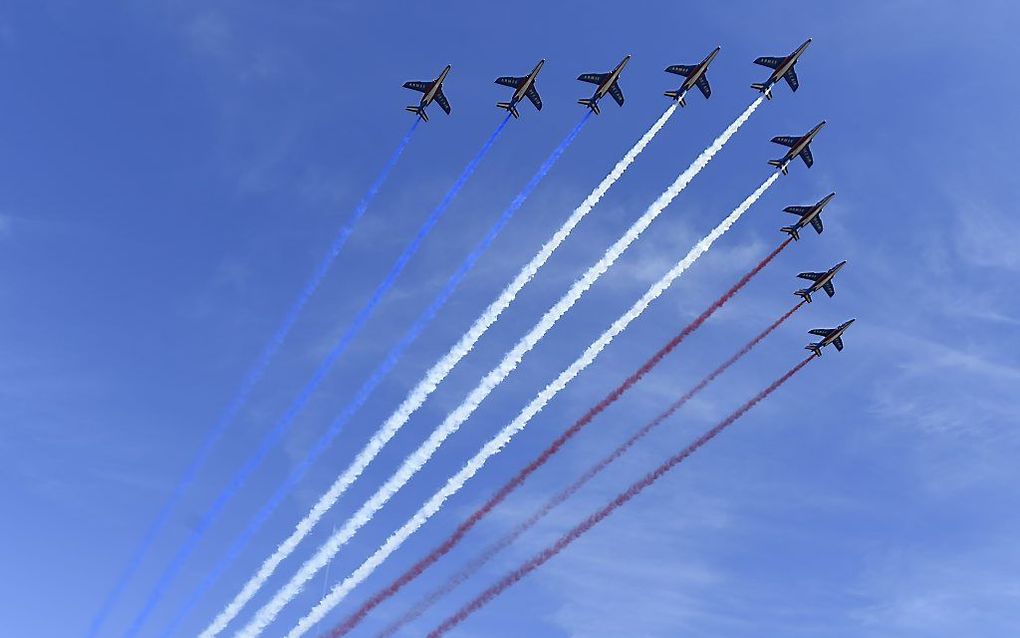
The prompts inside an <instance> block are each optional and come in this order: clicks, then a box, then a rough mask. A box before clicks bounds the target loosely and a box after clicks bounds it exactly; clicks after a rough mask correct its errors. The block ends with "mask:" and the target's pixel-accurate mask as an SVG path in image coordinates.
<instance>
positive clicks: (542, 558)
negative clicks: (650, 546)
mask: <svg viewBox="0 0 1020 638" xmlns="http://www.w3.org/2000/svg"><path fill="white" fill-rule="evenodd" d="M814 358H815V356H814V355H811V356H809V357H807V358H806V359H804V360H803V361H801V362H800V363H798V364H797V365H795V366H794V367H792V368H790V370H789V371H788V372H787V373H786V374H784V375H783V376H781V377H779V378H778V379H776V380H775V381H773V382H772V384H771V385H769V386H768V387H767V388H765V389H764V390H762V391H761V392H759V393H758V394H757V395H755V396H754V397H753V398H752V399H751V400H750V401H748V402H747V403H745V404H744V405H742V406H740V408H738V409H737V411H736V412H734V413H733V414H731V415H729V416H728V417H726V418H725V419H723V420H722V421H720V422H719V423H718V424H717V425H716V426H715V427H713V428H712V429H711V430H708V431H707V432H705V433H704V434H702V435H701V436H700V437H698V439H697V440H696V441H694V443H691V444H690V445H689V446H687V447H686V448H684V449H683V450H682V451H681V452H680V453H678V454H676V455H675V456H672V457H670V458H669V459H668V460H667V461H666V462H665V463H663V464H662V465H660V466H659V467H657V468H655V469H654V470H652V471H651V472H649V473H648V474H646V475H645V476H644V478H642V479H641V480H639V481H637V482H636V483H634V484H632V485H631V486H630V487H629V488H627V489H626V490H625V491H623V492H622V493H620V495H619V496H617V497H616V498H614V499H613V500H612V501H610V502H609V504H608V505H606V506H605V507H603V508H602V509H600V510H599V511H597V512H595V513H594V514H592V515H591V516H589V517H588V518H586V519H585V520H584V521H582V522H581V524H579V525H578V526H576V527H574V528H573V529H572V530H570V531H569V532H567V533H566V534H564V535H563V536H561V537H560V539H559V540H558V541H556V542H555V543H553V544H552V545H550V546H549V547H546V548H545V549H544V550H542V551H541V552H539V553H538V554H536V555H535V556H533V557H532V558H531V559H530V560H528V561H527V562H525V563H524V564H522V565H521V566H520V567H518V568H517V569H515V570H514V571H512V572H510V573H509V574H507V575H506V576H504V577H503V578H502V579H500V580H499V581H498V582H497V583H496V584H494V585H492V586H491V587H489V588H488V589H486V590H485V591H484V592H482V593H481V594H480V595H479V596H478V597H477V598H475V599H474V600H472V601H471V602H470V603H468V604H467V605H464V606H463V607H461V608H460V610H459V611H458V612H457V613H455V614H453V615H452V616H450V617H449V618H447V619H446V620H444V621H443V623H442V624H441V625H439V626H438V627H436V628H435V629H434V630H432V632H431V633H429V635H428V638H439V636H442V635H443V634H445V633H446V632H448V631H449V630H451V629H453V628H454V627H456V626H457V625H459V624H460V623H462V622H464V620H465V619H466V618H467V617H468V616H470V615H471V614H473V613H474V612H476V611H478V610H479V609H481V608H482V607H484V606H485V605H487V604H488V603H490V602H491V601H492V600H493V599H494V598H495V597H496V596H498V595H499V594H501V593H502V592H503V591H505V590H506V589H507V588H509V587H511V586H512V585H514V584H516V583H517V582H518V581H520V580H521V579H522V578H524V577H525V576H527V575H528V574H530V573H531V572H533V571H535V570H536V569H537V568H539V567H541V566H542V565H543V564H544V563H545V562H546V561H548V560H549V559H550V558H552V557H554V556H556V555H557V554H559V553H560V552H561V551H563V550H564V549H565V548H566V547H567V546H568V545H570V544H571V543H573V542H574V541H575V540H577V539H578V538H580V537H581V536H582V535H583V534H584V533H585V532H587V531H588V530H590V529H591V528H592V527H595V525H597V524H598V523H599V522H601V521H602V520H603V519H604V518H606V517H607V516H609V515H610V514H612V513H613V512H615V511H616V510H617V509H619V508H620V506H621V505H623V504H625V503H626V502H627V501H629V500H630V499H632V498H634V497H635V496H637V495H638V494H640V493H641V491H642V490H644V489H645V488H646V487H648V486H649V485H651V484H652V483H654V482H656V481H657V480H659V479H660V478H662V477H663V476H664V475H665V474H666V473H667V472H669V471H670V470H671V469H673V468H674V467H676V466H677V465H678V464H680V463H682V462H683V461H684V460H685V459H686V458H687V457H689V456H690V455H692V454H694V453H695V452H696V451H697V450H698V448H700V447H701V446H703V445H705V444H706V443H708V442H709V441H711V440H712V439H713V438H715V437H716V435H718V434H719V433H720V432H722V431H723V430H725V429H726V428H727V427H729V426H730V425H733V423H734V422H735V421H736V420H737V419H739V418H740V417H741V416H743V415H744V413H746V412H747V411H748V410H750V409H751V408H753V407H754V406H755V405H757V404H758V403H759V402H761V401H762V400H763V399H765V398H766V397H767V396H769V395H770V394H772V393H773V392H774V391H775V390H776V389H777V388H779V386H781V385H783V384H784V383H786V382H787V381H788V380H789V379H790V377H792V376H793V375H795V374H797V372H799V371H800V369H801V368H803V367H804V366H806V365H807V364H808V362H810V361H811V360H812V359H814Z"/></svg>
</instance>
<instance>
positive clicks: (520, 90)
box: [510, 60, 545, 106]
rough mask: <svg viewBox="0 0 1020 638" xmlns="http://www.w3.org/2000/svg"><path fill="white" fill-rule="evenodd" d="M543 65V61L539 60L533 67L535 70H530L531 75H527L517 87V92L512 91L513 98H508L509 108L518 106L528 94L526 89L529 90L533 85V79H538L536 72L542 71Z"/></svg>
mask: <svg viewBox="0 0 1020 638" xmlns="http://www.w3.org/2000/svg"><path fill="white" fill-rule="evenodd" d="M543 64H545V60H539V61H538V64H536V65H535V68H534V69H532V70H531V73H529V74H528V77H527V78H525V79H524V82H522V83H521V85H520V86H519V87H517V90H516V91H514V94H513V96H512V97H511V98H510V105H511V106H514V105H516V104H518V103H519V102H520V101H521V100H523V99H524V97H525V96H526V95H527V93H528V89H530V88H531V87H532V85H533V84H535V78H537V77H538V72H539V71H541V70H542V65H543Z"/></svg>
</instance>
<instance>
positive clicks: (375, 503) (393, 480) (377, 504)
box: [240, 98, 761, 636]
mask: <svg viewBox="0 0 1020 638" xmlns="http://www.w3.org/2000/svg"><path fill="white" fill-rule="evenodd" d="M759 104H761V99H760V98H759V99H757V100H755V101H754V102H753V103H752V104H751V106H749V107H748V108H747V109H746V110H745V111H744V113H742V114H741V115H740V117H738V118H737V119H736V120H735V121H734V122H733V123H732V124H730V126H729V127H727V128H726V130H725V131H724V132H723V134H722V135H721V136H720V137H719V138H717V139H716V140H715V142H713V143H712V145H710V146H709V148H707V149H706V150H705V151H703V152H702V153H701V154H700V155H699V156H698V157H697V159H695V161H694V162H693V163H692V164H691V165H690V166H689V167H688V168H687V170H685V171H684V172H683V173H681V174H680V175H679V176H678V177H677V179H676V181H674V182H673V184H672V185H671V186H670V187H669V188H668V189H667V190H666V191H665V192H664V193H663V194H662V195H660V196H659V198H658V199H656V201H655V202H653V203H652V205H651V206H650V207H649V208H648V210H647V211H645V213H644V214H643V215H642V216H641V217H640V218H639V219H638V220H637V221H636V222H635V223H634V224H633V225H632V226H631V227H630V228H629V229H628V230H627V231H626V232H625V233H624V235H623V236H622V237H621V238H620V239H618V240H617V241H616V242H615V243H614V244H613V245H612V246H610V247H609V248H608V249H607V250H606V252H605V253H604V254H603V256H602V258H601V259H600V260H599V261H598V262H596V263H595V264H594V265H593V266H591V267H590V268H589V269H588V270H587V271H586V272H585V273H584V274H583V275H582V276H581V278H580V279H578V280H577V281H576V282H575V283H574V284H573V285H572V286H571V287H570V289H569V290H568V291H567V293H566V294H565V295H564V296H563V297H561V298H560V300H559V301H557V302H556V304H554V305H553V307H552V308H550V309H549V310H548V311H546V313H545V314H544V315H543V316H542V318H541V319H540V320H539V321H538V323H537V324H536V325H535V326H533V327H532V329H531V330H530V331H529V332H528V333H527V334H526V335H525V336H524V337H522V338H521V339H520V341H518V342H517V344H516V345H515V346H514V347H513V348H512V349H511V350H510V351H509V352H507V353H506V354H505V355H504V356H503V359H502V361H501V362H500V363H499V365H497V366H496V367H495V368H493V369H492V370H490V371H489V373H488V374H486V376H485V377H484V378H483V379H482V380H481V381H480V382H479V384H478V385H477V386H476V387H475V388H474V389H473V390H472V391H471V392H470V393H469V394H468V396H467V398H465V399H464V401H463V402H462V403H461V404H460V405H459V406H458V407H457V408H455V409H454V410H453V411H452V412H451V413H450V414H449V415H447V417H446V419H445V420H444V421H443V423H442V424H440V426H439V427H438V428H437V429H436V430H435V431H433V432H432V434H431V435H430V436H429V438H428V439H427V440H426V441H425V442H424V443H423V444H422V445H421V446H420V447H419V448H418V449H417V450H416V451H415V452H413V453H412V454H411V455H410V456H408V457H407V458H406V459H405V460H404V463H403V464H402V465H401V466H400V468H399V469H398V470H397V471H396V473H394V474H393V475H392V476H391V477H390V478H389V479H388V480H387V481H386V483H385V484H383V486H382V487H381V488H379V490H377V491H376V493H375V494H373V496H372V497H371V498H370V499H369V500H368V501H366V502H365V503H364V504H363V505H362V507H361V508H360V509H359V510H358V511H357V512H355V513H354V514H353V515H352V516H351V517H350V518H349V519H348V520H347V522H346V523H345V524H344V526H343V527H342V528H341V529H340V530H339V531H338V532H337V533H336V534H334V535H333V536H331V537H330V538H329V539H328V540H327V541H326V543H325V544H324V545H323V546H322V547H320V548H319V551H318V552H316V554H315V555H314V556H313V557H312V558H311V559H309V560H307V561H305V563H304V564H303V565H302V566H301V568H300V569H299V570H298V572H297V574H295V575H294V577H293V578H291V580H290V581H289V582H288V583H287V584H286V585H284V586H283V587H282V588H281V589H280V590H279V591H278V592H277V593H276V595H275V596H274V597H273V598H272V600H270V601H269V603H267V604H266V605H265V606H263V607H262V609H260V610H259V611H258V612H257V613H256V615H255V617H254V618H253V619H252V620H251V621H250V622H249V624H248V625H247V626H246V627H245V628H244V629H242V631H241V633H240V635H243V636H255V635H258V634H259V633H260V632H261V631H262V630H263V629H265V627H266V626H268V625H269V624H270V623H271V622H272V621H273V619H275V617H276V615H277V614H278V613H279V612H280V611H281V610H282V609H283V607H284V606H286V604H287V603H288V602H289V601H290V600H292V599H293V598H294V596H296V595H297V594H298V593H299V592H300V591H301V589H302V588H303V586H304V583H305V582H307V580H308V579H310V578H311V577H312V576H314V575H315V573H316V572H317V571H318V570H319V569H321V568H322V566H323V565H325V563H326V562H328V561H329V560H330V557H332V556H333V555H335V554H336V553H337V552H338V551H339V549H340V547H341V546H342V545H344V544H345V543H346V542H347V541H348V540H350V539H351V538H352V537H353V536H354V534H355V533H357V531H358V530H359V529H361V527H362V526H363V525H365V523H367V522H368V521H369V520H371V518H372V517H373V516H374V515H375V513H376V512H378V511H379V509H380V508H381V507H382V506H383V505H384V504H385V503H386V502H387V501H388V500H389V499H390V498H391V497H392V496H393V495H394V494H395V493H396V492H397V491H398V490H399V489H400V488H401V487H403V485H405V484H406V483H407V481H409V480H410V479H411V477H412V476H414V474H415V473H417V471H418V470H419V469H421V467H422V466H424V464H425V463H426V462H427V461H428V460H429V458H430V457H431V456H432V455H433V454H434V453H435V451H436V450H437V449H439V447H440V445H442V443H443V441H445V440H446V438H448V437H449V436H450V435H452V434H453V433H454V432H456V431H457V430H458V429H459V427H460V426H461V425H462V424H463V423H464V422H465V421H466V420H467V419H468V418H469V417H470V416H471V414H472V413H473V412H474V410H475V409H476V408H477V407H478V406H479V404H481V402H482V401H483V400H484V399H485V398H486V397H487V396H488V395H489V394H490V393H491V392H492V390H494V389H495V388H496V387H497V386H498V385H499V384H500V383H501V382H502V381H503V380H504V379H506V377H507V376H509V375H510V373H511V372H513V370H514V369H516V367H517V365H518V364H519V363H520V361H521V360H522V359H523V357H524V355H525V354H526V353H527V352H528V351H529V350H531V349H532V348H533V347H534V346H535V345H536V344H537V343H538V342H539V341H540V340H541V339H542V337H543V336H544V335H545V334H546V333H547V332H548V331H549V330H550V329H551V328H552V327H553V325H555V323H556V322H557V321H558V320H559V318H560V317H562V316H563V315H564V314H565V313H566V312H567V310H569V309H570V307H571V306H573V304H574V303H575V302H576V301H577V300H578V299H579V298H580V297H581V296H582V295H583V294H584V292H585V291H587V290H588V289H589V288H590V287H591V286H592V285H593V284H594V283H595V281H597V280H598V278H599V277H601V275H602V274H603V273H605V272H606V271H607V270H608V269H609V267H610V266H612V264H613V263H614V262H615V261H616V259H618V258H619V256H620V255H621V254H623V252H624V251H625V250H626V249H627V248H628V247H629V246H630V245H631V244H632V243H633V242H634V241H635V240H636V239H637V238H638V237H639V236H640V235H641V233H642V232H644V230H645V229H646V228H647V227H648V226H649V225H650V224H651V223H652V221H653V220H654V219H655V218H656V217H658V215H659V214H660V213H661V212H662V211H663V210H664V209H665V207H666V206H667V205H668V204H669V203H670V202H671V201H672V200H673V199H674V198H675V197H676V196H677V195H678V194H679V193H680V192H681V191H682V190H683V189H684V188H685V187H686V186H687V184H689V183H690V181H691V180H692V179H693V178H694V177H695V176H696V175H697V174H698V173H699V172H700V171H701V169H703V168H704V167H705V166H706V165H707V164H708V162H709V161H710V160H711V159H712V158H713V157H714V156H715V154H716V153H718V151H719V150H720V149H721V148H722V147H723V146H724V145H725V143H726V141H728V140H729V138H730V137H732V136H733V134H734V133H736V131H737V130H738V129H739V128H740V126H741V125H742V124H743V123H744V122H746V121H747V119H748V118H749V117H750V116H751V114H752V113H753V112H754V110H755V109H756V108H757V106H758V105H759ZM338 587H339V585H338ZM335 589H336V588H334V590H335ZM331 597H332V594H331V595H329V596H327V597H326V598H325V599H323V600H324V601H325V600H327V599H330V598H331ZM321 604H322V603H321V602H320V605H321ZM318 608H319V607H318V606H316V609H318ZM316 613H317V612H316ZM295 631H296V630H295ZM292 633H293V632H292Z"/></svg>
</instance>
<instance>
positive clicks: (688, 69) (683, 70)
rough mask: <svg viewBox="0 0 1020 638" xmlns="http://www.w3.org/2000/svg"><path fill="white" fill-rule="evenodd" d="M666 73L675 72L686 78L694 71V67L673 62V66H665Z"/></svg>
mask: <svg viewBox="0 0 1020 638" xmlns="http://www.w3.org/2000/svg"><path fill="white" fill-rule="evenodd" d="M666 73H675V74H677V75H682V76H684V77H685V78H686V77H689V76H690V75H691V73H694V67H693V66H690V65H688V64H674V65H673V66H667V67H666Z"/></svg>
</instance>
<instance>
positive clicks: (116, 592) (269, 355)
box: [87, 119, 421, 638]
mask: <svg viewBox="0 0 1020 638" xmlns="http://www.w3.org/2000/svg"><path fill="white" fill-rule="evenodd" d="M420 121H421V120H419V119H415V121H414V123H413V124H412V125H411V128H410V129H408V131H407V133H406V134H405V135H404V138H403V139H402V140H400V144H398V145H397V148H396V150H395V151H393V155H391V156H390V159H389V161H388V162H386V164H385V166H383V169H382V172H380V173H379V176H378V177H376V178H375V181H374V182H372V185H371V186H370V187H369V189H368V192H367V193H365V196H364V197H362V198H361V201H360V202H358V206H357V208H355V209H354V212H353V213H352V214H351V216H350V218H349V219H348V220H347V223H346V224H344V225H343V227H342V228H341V229H340V232H338V233H337V235H336V237H335V238H334V239H333V243H332V244H330V246H329V250H328V251H327V252H326V255H325V256H324V257H323V258H322V261H321V262H319V266H318V268H316V269H315V272H314V273H312V277H311V278H310V279H309V280H308V282H307V283H305V287H304V288H303V289H302V290H301V294H300V295H299V296H298V298H297V301H295V302H294V304H293V305H292V306H291V307H290V310H288V311H287V314H286V315H285V316H284V318H283V323H281V324H280V327H278V328H277V329H276V332H275V333H273V336H272V338H271V339H270V340H269V342H268V343H267V344H266V345H265V347H264V348H263V349H262V352H261V353H260V354H259V357H258V359H256V360H255V365H253V366H252V367H251V369H250V370H249V371H248V373H247V374H246V375H245V376H244V379H243V380H242V382H241V386H240V388H238V390H237V393H236V394H235V395H234V398H233V399H232V400H231V401H230V403H229V404H227V409H226V410H224V412H223V414H222V415H221V416H220V418H219V420H218V421H216V423H215V424H214V425H213V427H212V429H211V430H210V431H209V434H208V436H207V437H206V439H205V441H204V442H203V443H202V447H200V448H199V450H198V454H196V455H195V459H194V460H193V461H192V462H191V465H189V466H188V468H187V469H186V470H185V471H184V475H183V476H182V477H181V480H180V481H179V482H178V483H177V486H176V487H174V490H173V492H171V493H170V498H169V499H167V501H166V503H165V504H164V505H163V508H162V509H161V510H160V511H159V514H158V515H157V516H156V520H155V521H153V523H152V525H151V526H149V529H148V530H147V531H146V533H145V535H144V536H143V537H142V541H141V543H139V545H138V547H137V548H136V549H135V552H134V553H133V554H132V555H131V559H130V560H129V561H128V564H127V567H126V568H125V569H124V571H123V573H121V575H120V577H119V578H118V579H117V582H116V584H115V585H114V587H113V589H112V590H111V591H110V593H109V595H108V596H107V598H106V600H105V601H104V603H103V606H102V607H101V608H100V609H99V612H98V613H97V614H96V616H95V617H94V618H93V619H92V624H91V625H90V627H89V632H88V634H87V635H88V637H89V638H94V637H95V636H96V635H98V633H99V629H100V627H102V625H103V623H104V622H105V621H106V618H107V616H109V614H110V612H111V611H112V609H113V606H114V604H116V602H117V600H118V599H119V598H120V596H121V594H122V593H123V592H124V588H125V587H127V584H128V581H129V580H130V579H131V577H132V576H134V574H135V572H136V571H137V570H138V568H139V567H140V566H141V564H142V561H143V560H145V557H146V556H148V554H149V551H151V549H152V545H153V543H155V542H156V538H157V537H159V534H160V533H161V532H162V531H163V528H164V527H166V524H167V523H168V522H169V520H170V515H171V514H172V513H173V511H174V510H175V509H176V508H177V505H178V504H179V503H180V501H181V499H182V498H183V497H184V494H185V493H186V492H187V491H188V489H189V488H190V487H191V486H192V485H193V484H194V482H195V479H196V478H197V476H198V473H199V472H201V471H202V468H203V467H205V464H206V462H207V461H208V460H209V456H210V455H211V454H212V450H213V448H214V447H215V446H216V444H217V443H219V441H220V439H222V438H223V436H224V434H226V432H227V428H228V427H230V425H231V423H233V421H234V419H235V418H236V417H237V415H238V413H239V412H240V411H241V408H243V407H244V405H245V404H246V403H247V402H248V397H249V396H250V395H251V392H252V390H253V389H254V387H255V385H256V384H257V383H258V382H259V380H260V379H261V378H262V375H263V374H265V371H266V368H268V367H269V364H270V362H271V361H272V360H273V357H274V356H275V355H276V352H277V351H278V350H279V349H280V346H282V345H283V342H284V340H286V338H287V335H288V334H289V333H290V329H291V328H292V327H293V326H294V323H295V322H296V321H297V319H298V315H300V314H301V311H302V310H303V309H304V307H305V304H306V303H308V300H309V299H311V298H312V295H314V294H315V291H316V290H317V289H318V288H319V284H321V283H322V280H323V279H325V277H326V273H328V272H329V268H330V266H332V265H333V261H334V260H335V259H336V257H337V255H339V254H340V251H341V250H343V247H344V244H346V243H347V238H348V237H350V236H351V233H352V232H354V226H355V225H357V223H358V221H359V220H360V219H361V218H362V216H363V215H364V214H365V211H366V210H368V206H369V204H371V203H372V200H373V199H375V196H376V194H378V193H379V189H381V188H382V185H383V183H384V182H385V181H386V178H387V177H389V175H390V172H391V171H392V170H393V168H394V167H395V166H396V165H397V160H399V159H400V156H401V155H402V154H403V153H404V148H406V147H407V145H408V143H409V142H410V141H411V136H412V135H414V131H415V129H417V128H418V123H419V122H420Z"/></svg>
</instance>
